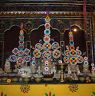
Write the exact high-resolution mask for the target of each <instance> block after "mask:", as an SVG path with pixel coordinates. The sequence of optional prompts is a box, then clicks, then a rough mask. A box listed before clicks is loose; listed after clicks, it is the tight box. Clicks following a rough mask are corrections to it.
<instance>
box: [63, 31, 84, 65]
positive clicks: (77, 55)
mask: <svg viewBox="0 0 95 96" xmlns="http://www.w3.org/2000/svg"><path fill="white" fill-rule="evenodd" d="M64 62H65V63H67V64H72V65H76V64H77V63H82V62H83V57H82V52H81V51H80V50H79V47H77V48H75V47H74V40H73V33H72V32H69V46H66V50H65V52H64Z"/></svg>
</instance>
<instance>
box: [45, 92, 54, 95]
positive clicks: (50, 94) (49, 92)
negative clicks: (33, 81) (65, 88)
mask: <svg viewBox="0 0 95 96" xmlns="http://www.w3.org/2000/svg"><path fill="white" fill-rule="evenodd" d="M45 96H55V94H52V93H51V92H49V93H45Z"/></svg>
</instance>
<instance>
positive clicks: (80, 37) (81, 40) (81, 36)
mask: <svg viewBox="0 0 95 96" xmlns="http://www.w3.org/2000/svg"><path fill="white" fill-rule="evenodd" d="M69 31H70V29H66V30H65V32H64V36H63V37H64V41H65V45H68V44H69V35H68V34H69ZM71 31H72V32H73V36H74V43H75V47H77V46H79V47H80V50H81V51H82V52H86V38H85V35H86V34H85V32H84V30H82V29H81V27H79V26H78V25H72V26H71Z"/></svg>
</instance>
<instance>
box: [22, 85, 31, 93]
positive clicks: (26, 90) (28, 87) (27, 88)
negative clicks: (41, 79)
mask: <svg viewBox="0 0 95 96" xmlns="http://www.w3.org/2000/svg"><path fill="white" fill-rule="evenodd" d="M20 90H21V92H23V93H28V92H29V90H30V85H27V84H25V85H21V87H20Z"/></svg>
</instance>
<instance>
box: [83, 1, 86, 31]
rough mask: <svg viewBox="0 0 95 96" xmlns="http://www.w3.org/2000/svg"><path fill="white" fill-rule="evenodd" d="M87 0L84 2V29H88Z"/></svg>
mask: <svg viewBox="0 0 95 96" xmlns="http://www.w3.org/2000/svg"><path fill="white" fill-rule="evenodd" d="M86 3H87V2H86V0H84V4H83V16H84V30H85V31H86V27H87V24H86V21H87V12H86Z"/></svg>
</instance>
